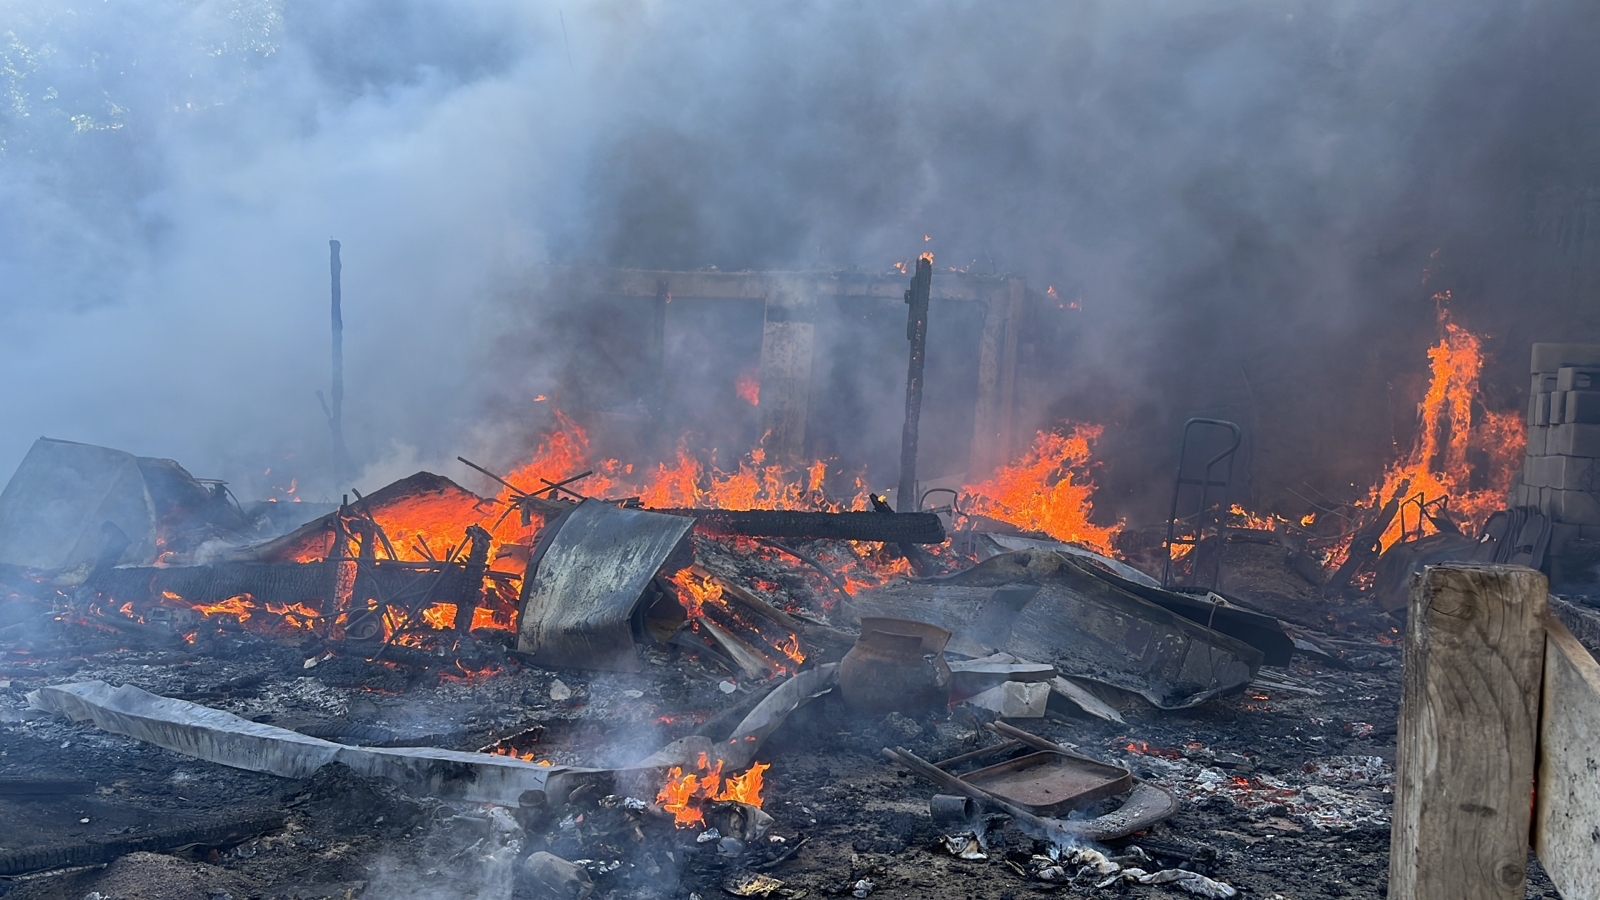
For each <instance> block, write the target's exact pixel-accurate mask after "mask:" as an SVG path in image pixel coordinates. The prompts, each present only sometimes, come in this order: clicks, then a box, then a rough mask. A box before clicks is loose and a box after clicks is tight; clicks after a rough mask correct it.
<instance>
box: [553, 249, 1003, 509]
mask: <svg viewBox="0 0 1600 900" xmlns="http://www.w3.org/2000/svg"><path fill="white" fill-rule="evenodd" d="M549 271H550V277H551V283H552V285H553V286H556V287H559V288H561V289H564V290H565V291H567V292H568V293H569V295H571V296H612V297H629V298H635V299H638V300H649V301H652V303H653V304H654V306H653V309H652V310H651V311H652V312H653V313H654V322H655V325H654V327H655V329H656V330H655V332H654V333H653V340H654V342H655V346H660V344H661V342H662V335H661V333H660V332H661V331H662V330H663V329H664V327H665V321H664V319H665V317H664V315H663V313H664V308H665V302H664V301H665V298H666V297H668V296H675V297H681V298H684V299H705V300H750V301H760V302H761V303H762V304H763V306H764V308H765V310H766V315H765V325H764V327H763V329H762V336H761V416H762V428H763V430H765V431H767V432H768V433H769V436H768V438H767V450H768V452H769V453H771V454H774V455H775V456H777V457H779V458H784V459H789V460H794V461H798V460H801V459H803V457H804V453H805V440H806V416H807V414H808V412H809V409H810V398H811V362H812V343H813V340H814V337H815V316H816V308H817V304H816V301H817V298H819V297H844V298H859V299H863V300H885V301H893V302H896V303H898V302H901V301H902V300H903V299H904V296H905V290H906V285H907V284H908V283H909V278H910V276H909V275H899V274H893V275H868V274H864V273H860V272H716V271H701V272H672V271H657V270H648V269H607V268H586V267H585V268H579V267H552V268H551V269H550V270H549ZM1027 287H1028V283H1027V281H1026V280H1025V279H1023V278H1019V277H1015V276H1011V275H1003V276H991V275H971V274H968V273H965V272H950V271H945V272H939V273H936V274H935V276H934V279H933V290H932V299H934V300H955V301H960V302H968V303H979V304H983V307H984V316H983V332H982V333H981V334H980V335H979V337H978V384H977V400H976V402H975V404H974V409H973V422H974V425H973V435H972V450H971V455H970V457H969V463H968V472H969V474H971V475H973V476H974V477H981V476H982V475H985V474H987V473H988V472H989V471H990V470H991V469H992V468H993V467H995V466H996V465H999V464H1000V463H1002V462H1004V461H1006V460H1007V459H1009V458H1010V455H1011V450H1012V440H1013V436H1014V433H1015V424H1016V423H1015V418H1016V405H1017V397H1016V394H1017V342H1018V336H1019V332H1020V331H1021V326H1022V316H1023V312H1024V303H1025V302H1026V297H1027ZM643 312H644V311H643V310H641V314H643ZM652 349H653V348H652ZM657 356H658V358H659V353H657Z"/></svg>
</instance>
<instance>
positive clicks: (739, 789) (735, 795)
mask: <svg viewBox="0 0 1600 900" xmlns="http://www.w3.org/2000/svg"><path fill="white" fill-rule="evenodd" d="M718 765H721V764H720V763H718ZM770 768H772V766H771V765H769V764H768V763H759V762H758V763H756V764H755V765H753V766H751V767H750V768H749V770H748V771H746V772H745V773H744V774H743V775H735V776H733V777H732V778H729V779H728V780H727V781H726V782H725V783H724V784H723V787H722V792H721V793H720V794H718V795H717V796H715V797H713V798H712V799H713V800H733V801H735V802H738V803H748V804H749V805H751V806H760V805H761V788H762V786H763V784H764V779H763V778H762V775H761V773H762V772H765V771H766V770H768V769H770Z"/></svg>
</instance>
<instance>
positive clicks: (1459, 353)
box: [1368, 295, 1527, 550]
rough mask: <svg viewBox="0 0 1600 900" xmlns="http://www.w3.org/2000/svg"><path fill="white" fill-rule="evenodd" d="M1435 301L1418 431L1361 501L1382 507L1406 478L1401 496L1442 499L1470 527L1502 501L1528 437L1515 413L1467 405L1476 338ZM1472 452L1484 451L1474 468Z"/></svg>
mask: <svg viewBox="0 0 1600 900" xmlns="http://www.w3.org/2000/svg"><path fill="white" fill-rule="evenodd" d="M1435 299H1436V300H1439V301H1441V302H1440V306H1439V330H1440V337H1439V342H1438V343H1437V344H1434V345H1433V347H1431V348H1429V350H1428V362H1429V365H1430V368H1431V370H1432V372H1431V377H1430V379H1429V382H1428V390H1427V393H1425V394H1424V395H1423V397H1422V401H1421V402H1420V403H1418V404H1417V420H1418V424H1417V436H1416V439H1415V441H1414V442H1413V443H1412V446H1411V449H1410V451H1409V452H1408V453H1406V454H1405V456H1403V457H1401V458H1400V459H1398V460H1396V461H1395V462H1394V463H1393V464H1391V465H1390V466H1389V468H1388V469H1386V470H1385V471H1384V473H1383V478H1382V480H1381V481H1379V482H1378V484H1376V485H1374V486H1373V488H1372V491H1371V493H1370V495H1369V497H1368V505H1369V506H1371V507H1373V508H1380V507H1382V506H1383V505H1384V504H1386V503H1388V502H1389V501H1390V500H1391V499H1393V498H1394V496H1395V493H1396V492H1397V491H1398V490H1399V489H1400V485H1401V484H1403V483H1406V482H1410V486H1409V487H1408V488H1407V492H1406V496H1407V497H1417V496H1418V495H1421V497H1422V499H1423V502H1425V503H1426V502H1430V501H1434V500H1437V499H1439V498H1441V497H1446V496H1448V497H1449V498H1450V501H1449V503H1450V512H1451V514H1452V516H1453V518H1455V519H1456V520H1458V521H1459V523H1460V524H1462V525H1463V526H1468V527H1470V526H1471V525H1473V524H1476V523H1478V522H1481V521H1482V520H1483V519H1484V518H1485V517H1487V516H1488V515H1489V513H1491V512H1493V511H1495V510H1498V509H1501V508H1503V507H1504V506H1505V504H1506V493H1507V491H1508V490H1509V489H1510V487H1511V479H1512V477H1513V476H1514V474H1515V472H1516V470H1517V467H1518V465H1519V463H1520V462H1521V458H1522V454H1523V451H1524V449H1525V447H1526V443H1527V435H1526V433H1525V432H1524V431H1523V428H1522V420H1521V412H1520V411H1518V410H1513V411H1505V412H1495V411H1493V410H1485V409H1482V408H1479V409H1476V410H1475V409H1474V406H1475V405H1476V404H1475V403H1474V401H1475V400H1476V398H1477V396H1478V390H1479V384H1478V379H1479V375H1480V373H1481V372H1482V370H1483V360H1484V352H1483V339H1482V338H1481V337H1480V336H1478V335H1475V334H1473V333H1472V332H1470V331H1467V330H1466V329H1464V328H1462V327H1461V326H1460V325H1457V324H1456V323H1455V322H1453V321H1451V319H1450V312H1449V310H1448V309H1447V308H1445V306H1444V305H1443V301H1445V300H1448V299H1449V298H1448V295H1441V296H1439V297H1437V298H1435ZM1472 451H1479V452H1481V453H1482V454H1483V459H1484V464H1483V465H1482V466H1481V467H1480V468H1481V471H1480V470H1478V469H1475V468H1474V466H1473V463H1472V460H1471V457H1472V455H1473V453H1472ZM1474 475H1477V476H1478V477H1477V478H1476V479H1474ZM1411 509H1412V512H1411V513H1410V515H1409V518H1408V520H1406V521H1405V522H1404V523H1402V517H1401V516H1398V515H1397V516H1395V519H1394V521H1393V522H1391V523H1390V524H1389V527H1388V529H1387V530H1385V531H1384V533H1383V537H1382V539H1381V543H1382V545H1383V548H1384V549H1385V550H1387V549H1388V548H1389V547H1390V546H1391V545H1392V544H1394V543H1395V542H1396V541H1398V540H1400V538H1401V537H1403V536H1404V532H1403V530H1402V528H1403V525H1404V526H1409V527H1412V528H1415V527H1416V526H1417V525H1418V522H1417V519H1418V516H1417V515H1416V513H1415V507H1414V506H1412V507H1411ZM1428 528H1429V529H1430V530H1431V526H1428Z"/></svg>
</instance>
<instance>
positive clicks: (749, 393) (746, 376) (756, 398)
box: [733, 371, 761, 406]
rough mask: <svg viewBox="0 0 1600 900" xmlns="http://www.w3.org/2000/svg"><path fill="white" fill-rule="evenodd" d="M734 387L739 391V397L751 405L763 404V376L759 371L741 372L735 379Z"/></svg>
mask: <svg viewBox="0 0 1600 900" xmlns="http://www.w3.org/2000/svg"><path fill="white" fill-rule="evenodd" d="M733 389H734V390H735V391H736V392H738V394H739V399H740V400H743V401H744V402H746V403H748V404H750V405H751V406H760V405H761V377H760V373H759V372H754V371H752V372H741V373H740V374H739V377H738V378H736V379H734V382H733Z"/></svg>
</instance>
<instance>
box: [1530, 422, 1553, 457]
mask: <svg viewBox="0 0 1600 900" xmlns="http://www.w3.org/2000/svg"><path fill="white" fill-rule="evenodd" d="M1549 434H1550V426H1548V425H1530V426H1528V455H1529V456H1543V455H1545V452H1546V451H1545V443H1546V439H1547V437H1548V435H1549Z"/></svg>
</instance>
